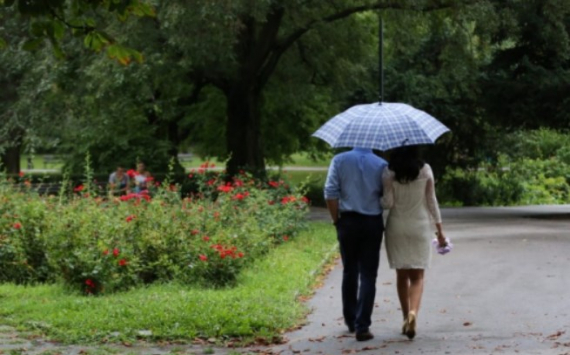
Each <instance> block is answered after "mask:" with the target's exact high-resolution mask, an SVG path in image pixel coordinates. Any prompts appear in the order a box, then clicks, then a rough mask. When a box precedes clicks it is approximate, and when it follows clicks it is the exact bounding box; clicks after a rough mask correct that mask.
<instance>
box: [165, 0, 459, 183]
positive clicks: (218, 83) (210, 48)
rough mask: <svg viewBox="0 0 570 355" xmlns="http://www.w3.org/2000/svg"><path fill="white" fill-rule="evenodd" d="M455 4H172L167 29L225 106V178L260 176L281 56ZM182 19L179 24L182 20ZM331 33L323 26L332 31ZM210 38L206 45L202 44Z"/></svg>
mask: <svg viewBox="0 0 570 355" xmlns="http://www.w3.org/2000/svg"><path fill="white" fill-rule="evenodd" d="M462 3H465V2H460V1H421V2H418V1H414V2H412V1H350V2H347V1H299V2H285V1H273V2H251V1H238V2H232V3H231V4H230V2H227V1H223V0H219V1H197V2H195V3H194V6H192V7H184V6H183V5H182V3H176V2H173V3H172V5H170V6H169V7H170V9H169V10H167V16H166V18H168V20H169V21H168V22H169V23H171V24H175V26H176V28H175V31H174V33H172V36H171V37H170V40H171V41H176V43H178V44H179V47H180V49H181V51H182V54H183V56H186V57H189V58H192V61H191V62H190V63H189V66H190V68H191V73H192V74H191V76H192V77H193V78H194V80H195V81H203V82H205V83H209V84H212V85H214V86H215V87H217V88H218V89H219V90H221V92H222V93H223V95H224V96H225V101H226V116H227V118H226V132H227V134H226V145H227V150H228V152H229V153H230V155H231V156H230V159H229V162H228V166H227V168H228V172H229V173H230V174H234V173H236V172H237V171H238V170H239V169H240V168H248V169H250V170H254V171H263V170H264V166H265V164H264V160H265V159H264V158H265V156H264V151H263V149H262V148H263V147H262V143H261V132H262V114H261V113H262V110H261V108H262V107H263V102H264V98H265V95H264V94H265V89H266V88H267V85H268V83H269V82H270V79H271V78H272V76H273V75H274V74H275V72H276V69H277V68H278V65H279V64H280V62H281V60H282V59H283V57H284V55H285V54H286V53H287V52H288V51H289V50H291V49H292V48H294V46H295V45H296V44H297V43H299V41H300V40H301V39H303V38H304V37H305V36H306V35H307V34H308V33H310V32H312V31H314V30H316V29H319V28H322V27H323V26H326V25H327V24H332V23H336V22H338V21H341V20H343V19H346V18H348V17H350V16H351V15H354V14H357V13H362V12H366V11H370V10H382V9H384V10H385V9H413V10H420V11H431V10H438V9H447V8H450V7H454V6H458V5H461V4H462ZM180 19H184V21H181V20H180ZM331 29H332V26H329V27H328V30H331ZM201 38H207V39H208V42H209V43H204V42H202V41H200V39H201Z"/></svg>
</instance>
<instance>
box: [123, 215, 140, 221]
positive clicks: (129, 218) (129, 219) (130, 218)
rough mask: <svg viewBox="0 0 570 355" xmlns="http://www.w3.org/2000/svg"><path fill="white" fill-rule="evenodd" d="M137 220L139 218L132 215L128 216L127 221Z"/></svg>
mask: <svg viewBox="0 0 570 355" xmlns="http://www.w3.org/2000/svg"><path fill="white" fill-rule="evenodd" d="M135 218H137V216H135V215H134V214H132V215H130V216H128V217H127V218H126V219H125V220H126V221H127V222H130V221H132V220H133V219H135Z"/></svg>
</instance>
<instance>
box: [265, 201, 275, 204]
mask: <svg viewBox="0 0 570 355" xmlns="http://www.w3.org/2000/svg"><path fill="white" fill-rule="evenodd" d="M267 203H268V204H269V205H274V204H275V201H267Z"/></svg>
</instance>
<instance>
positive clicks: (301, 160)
mask: <svg viewBox="0 0 570 355" xmlns="http://www.w3.org/2000/svg"><path fill="white" fill-rule="evenodd" d="M331 158H332V154H331V156H330V157H328V158H327V159H324V160H319V161H313V160H311V159H310V158H309V157H308V156H307V155H306V154H304V153H296V154H293V155H292V156H291V159H292V162H290V163H286V164H284V165H285V166H305V167H328V166H329V163H330V159H331ZM208 161H209V162H210V163H214V164H215V165H216V166H217V167H223V166H225V162H223V161H222V162H220V161H218V160H217V159H216V158H212V159H208ZM205 162H206V159H202V158H200V157H199V156H194V158H193V159H192V161H189V162H183V163H182V165H183V166H184V167H185V168H188V169H192V168H198V167H199V166H200V165H201V164H203V163H205Z"/></svg>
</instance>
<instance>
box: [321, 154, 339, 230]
mask: <svg viewBox="0 0 570 355" xmlns="http://www.w3.org/2000/svg"><path fill="white" fill-rule="evenodd" d="M336 164H337V161H336V159H334V158H333V160H332V161H331V165H330V167H329V172H328V174H327V180H326V182H325V191H324V192H325V201H326V202H327V208H328V210H329V213H330V214H331V218H332V221H333V224H336V223H337V221H338V217H339V199H340V178H339V176H338V169H337V166H336Z"/></svg>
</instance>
